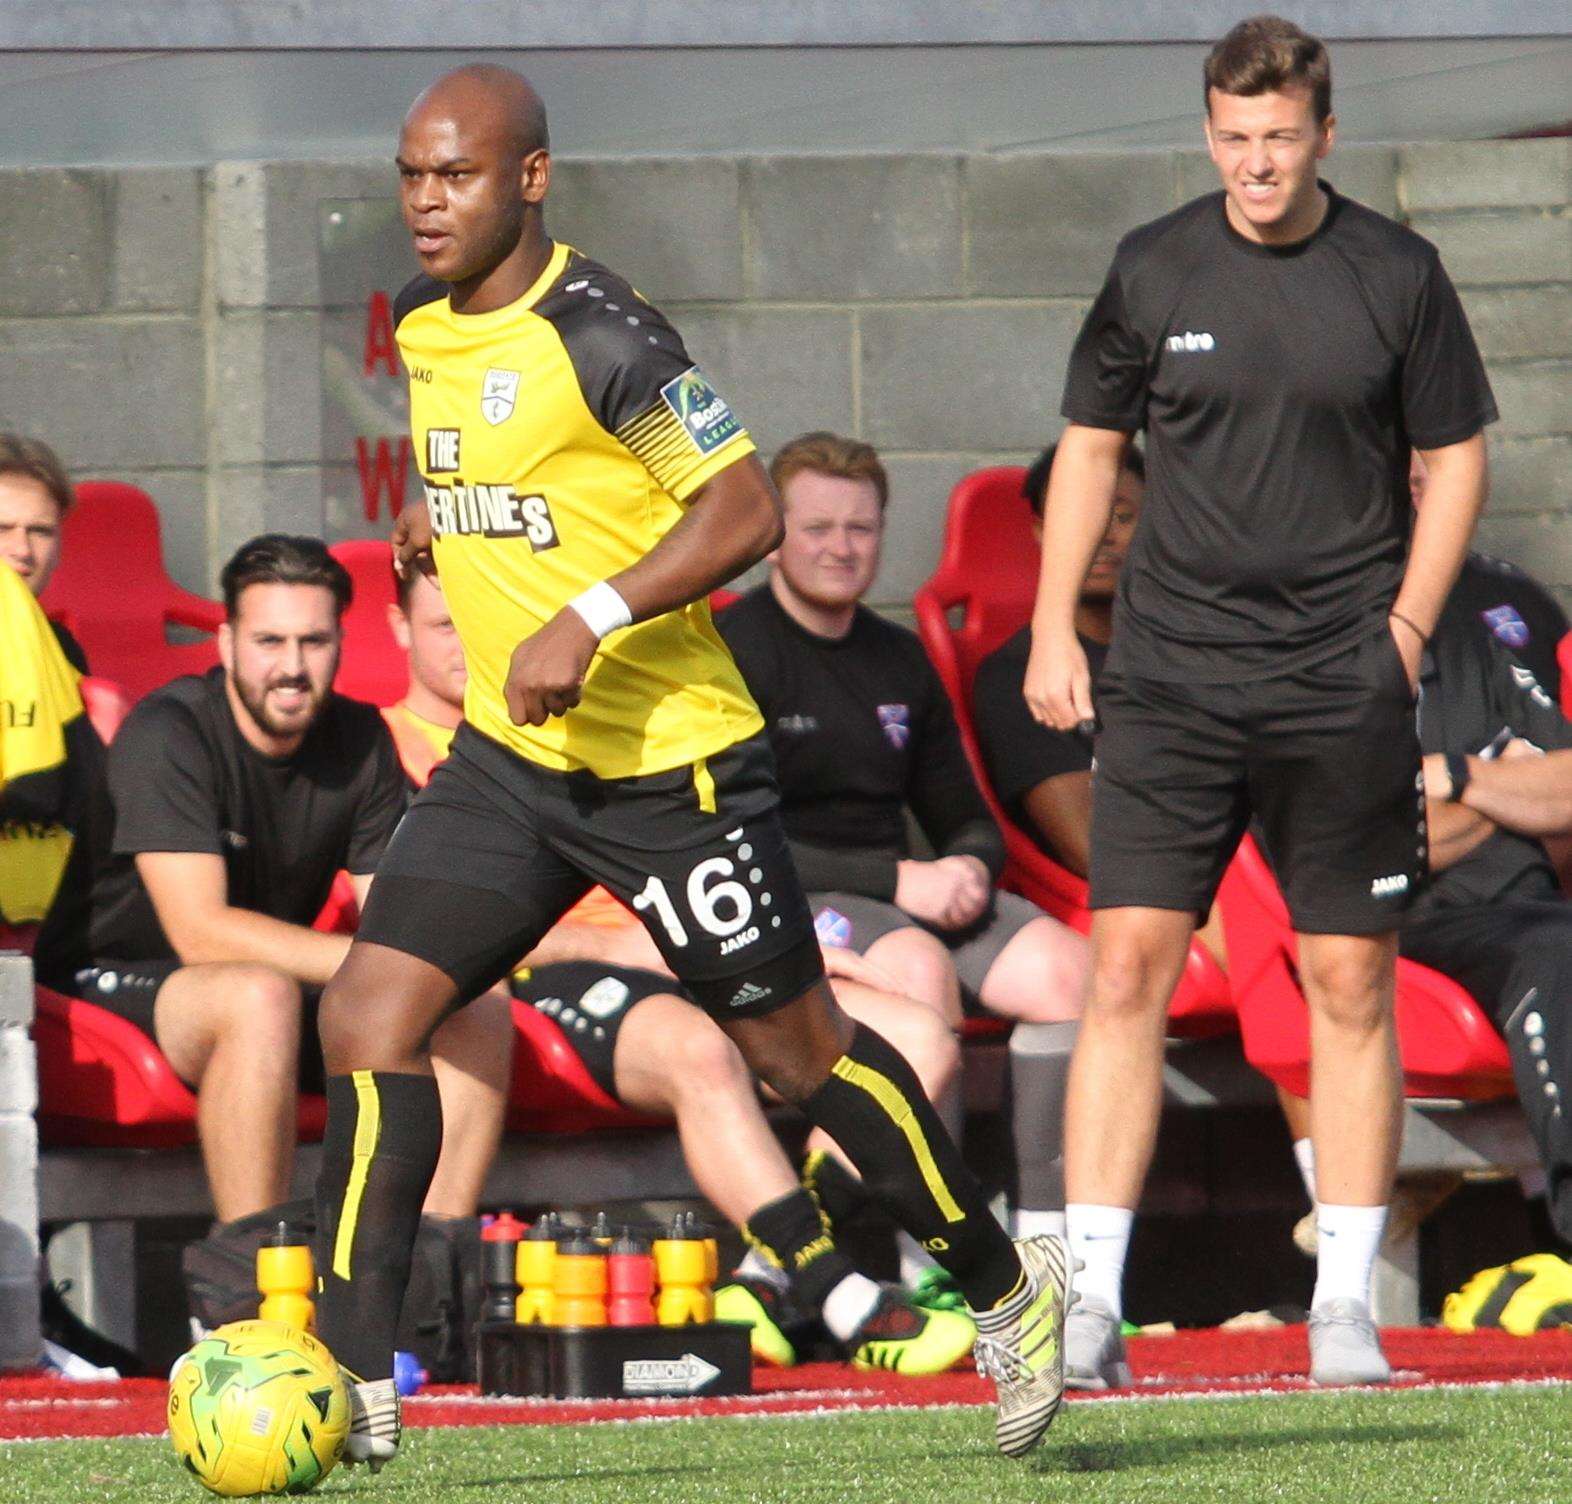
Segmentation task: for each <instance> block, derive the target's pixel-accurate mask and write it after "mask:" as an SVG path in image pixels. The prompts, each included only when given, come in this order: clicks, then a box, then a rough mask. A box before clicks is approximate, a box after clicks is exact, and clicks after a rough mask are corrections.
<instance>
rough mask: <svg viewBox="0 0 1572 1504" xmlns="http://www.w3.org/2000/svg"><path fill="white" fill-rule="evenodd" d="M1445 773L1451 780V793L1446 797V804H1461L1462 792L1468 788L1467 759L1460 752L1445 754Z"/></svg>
mask: <svg viewBox="0 0 1572 1504" xmlns="http://www.w3.org/2000/svg"><path fill="white" fill-rule="evenodd" d="M1446 773H1447V777H1448V778H1450V779H1451V780H1452V792H1451V793H1450V794H1448V795H1447V796H1446V802H1447V803H1448V804H1461V803H1462V800H1463V790H1464V789H1466V788H1467V787H1468V757H1467V755H1466V754H1465V753H1462V752H1448V753H1447V754H1446Z"/></svg>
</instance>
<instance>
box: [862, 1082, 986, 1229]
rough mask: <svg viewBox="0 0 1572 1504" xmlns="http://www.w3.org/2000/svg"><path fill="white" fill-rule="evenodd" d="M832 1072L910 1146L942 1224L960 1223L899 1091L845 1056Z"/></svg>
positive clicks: (959, 1215) (958, 1211)
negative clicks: (876, 1106) (862, 1096)
mask: <svg viewBox="0 0 1572 1504" xmlns="http://www.w3.org/2000/svg"><path fill="white" fill-rule="evenodd" d="M832 1071H833V1074H835V1075H837V1076H839V1077H840V1078H841V1080H842V1081H847V1082H850V1083H851V1085H853V1086H855V1087H858V1088H860V1089H861V1090H862V1091H865V1092H867V1093H868V1095H869V1096H870V1097H872V1098H873V1100H874V1101H875V1102H877V1103H878V1104H879V1106H880V1107H882V1108H883V1109H884V1111H885V1113H886V1114H887V1115H888V1116H889V1118H890V1120H891V1121H892V1122H893V1123H894V1124H895V1126H896V1127H897V1128H899V1129H900V1130H901V1132H902V1133H904V1134H905V1135H906V1142H907V1143H908V1144H910V1145H911V1150H912V1156H913V1157H914V1158H915V1159H916V1161H917V1168H918V1169H919V1170H921V1171H922V1178H923V1184H924V1185H926V1186H927V1187H928V1192H929V1194H930V1195H931V1196H932V1197H933V1199H934V1203H935V1204H936V1205H937V1206H938V1208H939V1210H940V1211H941V1212H943V1213H944V1220H945V1221H946V1222H964V1221H965V1220H966V1213H965V1212H963V1211H962V1210H961V1208H960V1206H959V1205H958V1204H957V1202H956V1200H955V1197H954V1196H952V1195H951V1194H950V1188H949V1186H947V1185H946V1184H945V1183H944V1176H943V1175H941V1174H940V1173H939V1166H938V1164H937V1163H936V1161H935V1160H934V1157H933V1150H932V1149H930V1148H929V1147H928V1140H927V1139H926V1138H925V1137H924V1136H923V1131H922V1125H921V1124H919V1123H918V1121H917V1116H916V1114H915V1113H914V1112H913V1111H912V1106H911V1103H910V1102H908V1101H907V1100H906V1098H905V1097H904V1096H903V1095H902V1094H901V1091H900V1088H899V1087H898V1086H896V1084H895V1083H894V1082H893V1081H891V1080H890V1078H889V1077H888V1076H881V1075H880V1074H879V1072H878V1071H876V1070H871V1069H870V1068H869V1067H868V1066H866V1065H859V1064H858V1063H857V1062H856V1061H855V1060H853V1059H852V1058H851V1057H850V1056H849V1055H842V1056H841V1058H840V1059H839V1060H837V1061H836V1062H835V1064H834V1066H833V1067H832Z"/></svg>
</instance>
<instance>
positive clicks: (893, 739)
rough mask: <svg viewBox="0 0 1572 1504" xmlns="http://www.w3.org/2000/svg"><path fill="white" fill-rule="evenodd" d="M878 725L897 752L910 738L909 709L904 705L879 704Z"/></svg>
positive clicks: (910, 722) (910, 721)
mask: <svg viewBox="0 0 1572 1504" xmlns="http://www.w3.org/2000/svg"><path fill="white" fill-rule="evenodd" d="M877 708H878V712H879V726H880V729H881V730H882V731H883V732H884V736H885V740H886V741H888V742H889V744H890V745H891V746H892V747H894V748H895V750H896V751H897V752H899V751H900V750H901V749H902V748H903V747H904V746H905V745H906V743H907V742H909V741H910V740H911V739H912V720H911V710H910V708H909V707H907V706H905V705H880V706H878V707H877Z"/></svg>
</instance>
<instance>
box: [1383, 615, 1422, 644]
mask: <svg viewBox="0 0 1572 1504" xmlns="http://www.w3.org/2000/svg"><path fill="white" fill-rule="evenodd" d="M1386 614H1387V615H1388V616H1390V617H1391V618H1392V619H1393V620H1394V621H1400V622H1402V624H1403V625H1404V626H1405V627H1407V628H1408V630H1409V631H1410V632H1412V633H1413V634H1414V636H1415V637H1417V638H1418V639H1419V642H1420V645H1421V646H1422V647H1428V646H1429V645H1430V636H1429V634H1428V633H1426V632H1421V631H1420V630H1419V628H1418V627H1417V626H1416V625H1415V624H1414V623H1413V622H1411V621H1410V620H1409V619H1408V618H1407V617H1406V616H1404V615H1403V613H1402V612H1401V611H1388V612H1387V613H1386Z"/></svg>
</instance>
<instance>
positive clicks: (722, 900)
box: [359, 724, 824, 1022]
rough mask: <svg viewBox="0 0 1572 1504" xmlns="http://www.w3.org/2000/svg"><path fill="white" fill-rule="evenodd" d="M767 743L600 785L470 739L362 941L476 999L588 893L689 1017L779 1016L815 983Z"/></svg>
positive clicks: (394, 865) (410, 817)
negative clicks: (670, 980)
mask: <svg viewBox="0 0 1572 1504" xmlns="http://www.w3.org/2000/svg"><path fill="white" fill-rule="evenodd" d="M778 804H779V793H778V791H777V788H776V784H775V769H774V760H773V758H772V757H771V755H770V749H769V744H768V742H766V741H765V740H764V738H763V737H762V736H760V737H752V738H749V739H748V740H747V741H743V742H739V743H737V744H736V745H734V746H731V747H727V748H725V749H724V750H723V751H721V752H719V753H716V754H715V755H714V756H713V757H710V758H707V759H705V760H704V761H703V762H701V763H698V764H692V765H687V766H684V767H681V768H675V769H673V770H671V771H670V772H666V773H655V774H650V775H647V776H645V777H639V778H613V779H602V778H596V777H595V776H594V775H593V774H590V773H588V772H581V773H562V772H558V771H555V770H554V769H550V768H543V767H540V766H539V765H537V764H535V763H532V762H528V761H526V760H525V759H524V758H521V757H519V756H518V755H517V754H515V753H513V752H511V751H509V750H508V749H507V748H506V747H503V746H500V745H499V744H498V743H496V742H493V741H491V740H490V739H489V738H487V737H484V736H482V735H481V734H480V733H479V732H477V731H476V730H474V729H473V728H472V727H471V726H469V725H468V724H466V725H463V726H461V727H460V728H459V730H458V733H457V735H456V736H455V737H454V738H453V750H452V752H451V753H450V755H449V756H448V759H447V761H446V762H444V763H442V764H441V765H440V766H439V767H438V768H437V770H436V772H434V773H433V774H432V776H431V781H430V783H428V784H427V785H426V787H425V788H424V789H423V790H422V791H421V792H420V794H419V795H418V796H417V797H416V799H415V802H414V804H412V805H411V806H410V809H409V812H408V813H407V814H406V815H405V816H404V819H403V822H402V823H401V824H400V825H399V828H398V830H397V832H396V833H395V834H394V836H393V840H392V842H391V843H390V844H389V846H388V849H387V851H386V852H385V853H384V855H383V858H382V861H381V864H380V865H379V866H378V868H377V878H376V881H375V882H374V883H373V884H372V885H371V893H370V897H369V899H368V901H367V903H366V910H365V914H364V917H363V918H362V919H361V923H360V931H359V938H360V939H361V940H364V941H372V942H374V943H376V944H378V945H386V946H390V947H392V948H393V949H395V950H401V951H404V952H406V953H407V954H409V955H413V956H418V957H420V959H422V960H424V961H428V962H429V963H430V964H431V965H433V966H435V967H437V968H438V969H439V970H441V971H443V972H445V973H446V974H447V975H448V976H449V977H450V978H452V980H453V982H454V983H455V985H456V987H457V989H458V995H459V996H460V997H465V998H467V997H474V996H476V995H477V994H479V993H481V992H483V991H485V990H486V988H488V987H490V986H491V985H493V984H494V983H495V982H497V981H498V980H500V979H501V978H502V977H504V976H506V975H508V974H509V973H510V972H511V971H512V970H513V968H514V967H515V966H516V965H517V964H518V962H519V960H520V958H521V957H522V956H524V955H525V954H527V953H528V951H529V950H531V949H532V948H533V947H534V945H535V944H536V943H537V942H538V941H539V940H540V938H541V936H542V935H544V934H545V933H546V931H547V930H548V929H550V928H551V926H552V925H553V924H554V923H555V922H556V921H557V919H558V918H559V917H560V916H561V915H562V914H563V913H565V912H566V911H567V910H568V909H569V908H570V907H571V906H572V905H573V904H574V903H576V902H577V901H578V899H579V898H580V897H582V896H583V894H584V893H585V892H586V891H588V889H589V888H590V887H591V886H592V885H594V884H595V883H602V884H604V885H605V886H606V887H607V888H608V889H610V890H611V892H612V893H614V894H615V895H616V896H617V897H618V898H620V899H621V900H622V901H623V902H624V903H626V904H627V905H629V907H631V908H632V909H633V910H634V912H635V913H637V914H638V915H639V916H640V917H641V918H642V919H643V921H644V923H645V925H646V927H647V928H648V929H649V932H650V934H651V936H652V937H653V939H654V941H655V944H656V946H657V947H658V948H659V950H660V952H661V955H662V956H663V957H664V958H665V961H666V964H667V965H668V966H670V967H671V969H672V971H673V972H674V973H675V974H676V975H677V977H678V978H680V980H681V981H682V983H683V984H684V986H685V988H686V990H687V991H688V993H689V994H690V995H691V996H692V997H693V998H694V1000H695V1001H696V1002H697V1003H698V1004H699V1006H700V1007H702V1008H704V1009H705V1010H706V1011H707V1012H709V1013H711V1014H713V1015H714V1016H715V1017H716V1018H717V1019H718V1020H720V1021H722V1022H724V1021H725V1020H727V1019H732V1018H748V1017H752V1016H756V1015H760V1014H764V1013H769V1012H772V1011H773V1010H774V1009H776V1008H779V1007H781V1006H783V1005H784V1004H786V1003H788V1002H790V1001H792V999H793V998H795V997H797V996H799V995H800V994H801V993H802V992H803V991H805V990H806V989H807V988H808V987H809V986H810V985H811V984H812V983H813V982H814V981H816V980H818V979H819V978H820V977H822V976H823V975H824V969H823V963H822V960H821V957H820V953H819V948H818V942H817V941H816V939H815V937H814V933H813V921H812V918H811V916H810V915H809V912H808V905H807V901H806V900H805V899H804V897H803V894H802V887H801V884H800V883H799V882H798V880H797V872H796V868H795V867H794V866H793V865H792V861H791V856H790V854H789V852H788V851H787V847H786V837H785V832H784V831H783V829H782V827H781V822H780V816H779V813H778Z"/></svg>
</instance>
